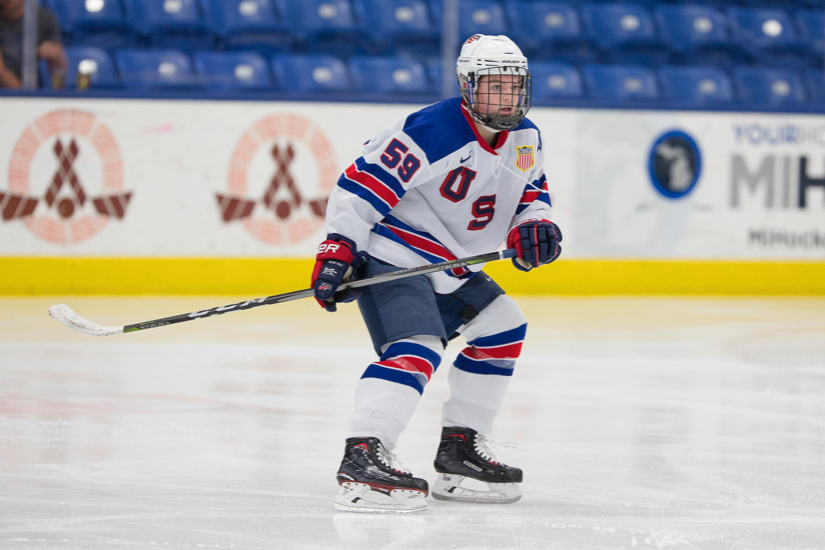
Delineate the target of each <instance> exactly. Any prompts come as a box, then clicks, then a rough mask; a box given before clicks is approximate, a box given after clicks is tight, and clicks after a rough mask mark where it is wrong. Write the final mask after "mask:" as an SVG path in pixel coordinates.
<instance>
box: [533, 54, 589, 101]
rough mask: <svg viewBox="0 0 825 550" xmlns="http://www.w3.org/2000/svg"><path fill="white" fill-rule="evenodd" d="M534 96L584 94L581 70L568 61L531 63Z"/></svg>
mask: <svg viewBox="0 0 825 550" xmlns="http://www.w3.org/2000/svg"><path fill="white" fill-rule="evenodd" d="M530 73H531V74H532V75H533V97H534V98H536V99H542V98H574V97H582V96H583V95H584V93H583V90H582V81H581V76H580V75H579V71H578V70H577V69H576V68H575V67H573V66H572V65H568V64H567V63H548V62H535V63H530Z"/></svg>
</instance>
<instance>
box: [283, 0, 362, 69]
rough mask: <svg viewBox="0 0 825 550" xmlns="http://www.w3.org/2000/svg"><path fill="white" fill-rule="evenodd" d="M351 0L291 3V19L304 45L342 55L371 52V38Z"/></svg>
mask: <svg viewBox="0 0 825 550" xmlns="http://www.w3.org/2000/svg"><path fill="white" fill-rule="evenodd" d="M354 8H355V6H353V5H352V4H351V3H350V1H349V0H300V1H297V2H296V1H292V2H289V3H288V4H287V13H288V21H289V24H290V25H291V28H292V29H293V32H294V33H296V34H297V35H298V37H299V39H300V40H301V47H302V49H304V50H306V51H309V52H313V53H328V54H334V55H338V56H347V57H349V56H351V55H356V54H368V53H370V50H369V39H368V37H367V34H366V32H365V31H364V26H363V23H362V21H361V20H360V17H359V16H360V15H361V14H358V13H357V10H356V9H354Z"/></svg>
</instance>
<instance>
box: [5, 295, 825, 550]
mask: <svg viewBox="0 0 825 550" xmlns="http://www.w3.org/2000/svg"><path fill="white" fill-rule="evenodd" d="M518 300H519V303H520V304H521V305H522V306H523V309H524V310H525V314H526V316H527V318H528V320H529V321H530V326H529V329H528V337H527V342H526V344H525V346H524V353H523V355H522V358H521V359H520V361H519V363H518V365H517V367H516V375H515V377H514V379H513V382H512V385H511V389H510V394H509V395H508V399H507V401H506V403H505V407H504V410H503V411H502V413H501V414H500V416H499V419H498V420H497V424H496V431H495V433H493V434H492V436H493V437H494V438H496V439H505V440H513V441H518V442H519V443H520V445H519V447H518V448H516V449H503V450H502V451H501V452H499V453H498V456H499V458H500V459H502V460H503V461H504V462H508V463H511V464H513V465H516V466H520V467H522V468H523V469H524V471H525V482H524V484H523V486H522V493H523V495H524V496H523V498H522V500H521V501H519V502H518V503H516V504H512V505H503V506H494V505H482V504H479V505H470V504H456V503H448V502H439V501H435V500H433V499H428V500H429V506H430V507H429V509H428V510H427V511H426V512H425V513H423V514H421V515H418V516H413V517H409V516H403V517H396V516H390V517H388V516H383V515H382V516H365V515H360V514H347V513H344V512H337V511H335V509H334V508H333V505H332V498H333V496H334V495H335V493H336V490H337V485H336V484H335V475H334V474H335V470H336V468H337V466H338V462H339V460H340V458H341V453H342V451H343V441H342V434H343V432H344V427H345V422H346V418H347V416H348V415H349V413H350V411H351V409H352V398H353V390H354V387H355V383H356V381H357V380H358V378H359V376H360V374H361V372H362V371H363V369H364V368H365V367H366V365H367V364H368V363H369V362H370V361H371V360H373V356H372V354H371V353H372V352H371V349H370V345H369V342H368V337H367V335H366V331H365V329H364V328H363V327H362V324H361V321H360V319H359V317H358V314H357V310H356V308H355V307H353V306H352V305H348V306H342V307H341V308H340V311H339V312H338V313H336V314H328V313H325V312H323V311H322V310H321V309H320V308H318V307H317V306H316V305H315V304H314V302H312V301H308V300H304V301H301V302H294V303H287V304H280V305H275V306H272V307H266V308H259V309H255V310H251V311H247V312H243V313H237V314H234V315H227V316H221V317H215V318H211V319H207V320H201V321H197V322H193V323H186V324H182V325H175V326H171V327H163V328H157V329H153V330H150V331H147V332H144V333H135V334H119V335H115V336H112V337H111V338H106V339H99V338H94V337H91V336H86V335H82V334H78V333H75V332H73V331H71V330H69V329H67V328H66V327H63V326H61V325H60V324H58V323H55V322H54V321H52V320H50V319H49V317H48V315H47V314H46V310H47V309H48V307H49V306H50V305H51V304H54V303H57V302H66V303H67V304H68V305H70V306H71V307H73V308H75V309H77V310H78V311H83V314H84V316H85V317H87V318H88V319H90V320H93V321H94V322H96V323H101V324H106V325H113V326H120V325H124V324H130V323H136V322H140V321H145V320H149V319H155V318H159V317H164V316H169V315H174V314H177V313H183V312H187V311H194V310H196V309H199V308H207V307H211V306H214V305H219V304H222V303H229V302H231V301H232V298H229V299H227V297H225V296H222V297H217V298H215V297H211V298H209V297H206V298H203V297H200V298H169V297H157V298H102V297H101V298H72V297H66V296H58V297H46V298H19V299H15V298H5V299H0V548H1V549H2V550H34V549H95V550H104V549H105V550H125V549H136V548H182V549H198V548H236V549H257V548H260V549H281V548H353V549H354V548H358V549H371V548H390V549H406V548H409V549H416V550H420V549H430V548H435V549H443V548H450V549H451V548H502V549H503V548H542V549H544V548H553V549H576V550H578V549H587V550H595V549H604V550H615V549H624V548H650V549H653V548H666V549H670V550H681V549H699V550H765V549H782V550H801V549H816V550H822V549H823V548H825V299H821V298H794V299H744V298H738V299H721V298H719V299H674V298H661V299H652V298H527V297H523V298H519V299H518ZM462 345H463V342H462V341H461V339H459V340H456V341H454V342H453V343H452V344H451V346H450V348H449V349H448V350H447V356H446V357H445V361H444V363H442V365H443V366H442V368H441V371H442V372H440V373H436V375H435V376H434V377H433V380H432V382H431V383H430V386H429V387H428V388H427V391H426V392H425V395H424V397H423V399H422V401H421V404H420V406H419V409H418V411H417V413H416V416H415V418H414V420H413V422H412V424H411V425H410V427H409V428H408V430H407V432H405V434H404V435H403V436H402V439H401V443H400V444H399V447H398V448H397V449H396V452H397V454H398V455H399V457H400V458H401V460H402V461H403V462H404V463H405V465H406V466H408V467H409V468H410V469H412V471H413V472H414V473H416V474H417V475H420V476H423V477H425V478H428V479H429V480H430V481H431V482H432V481H433V479H434V475H435V474H434V471H433V469H432V459H433V456H434V452H435V448H436V446H437V442H438V434H439V430H440V429H439V418H440V406H441V402H442V401H443V400H444V399H446V397H447V393H448V388H447V383H446V373H445V372H443V371H445V370H446V368H447V365H449V363H450V361H451V359H452V358H453V357H454V356H455V354H456V353H457V352H458V351H460V349H461V347H462Z"/></svg>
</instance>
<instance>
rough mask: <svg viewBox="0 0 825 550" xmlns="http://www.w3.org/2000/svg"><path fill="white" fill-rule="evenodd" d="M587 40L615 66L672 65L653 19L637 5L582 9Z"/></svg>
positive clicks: (598, 5)
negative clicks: (622, 64) (600, 50)
mask: <svg viewBox="0 0 825 550" xmlns="http://www.w3.org/2000/svg"><path fill="white" fill-rule="evenodd" d="M581 13H582V19H583V20H584V23H585V25H586V27H587V32H588V36H589V37H590V39H591V40H592V41H593V42H595V43H596V44H597V45H598V46H599V47H600V48H601V49H602V50H603V51H604V52H605V54H607V56H608V59H610V60H611V61H612V62H614V63H628V64H636V63H638V64H643V65H659V64H662V63H667V62H668V61H670V49H669V48H668V47H667V44H665V43H664V42H663V41H662V40H660V39H659V38H658V37H657V35H656V28H655V26H654V25H653V18H652V17H651V16H650V13H649V12H648V11H647V9H645V8H644V7H642V6H640V5H638V4H595V3H592V2H586V3H584V4H582V6H581Z"/></svg>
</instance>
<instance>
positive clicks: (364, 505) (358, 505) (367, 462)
mask: <svg viewBox="0 0 825 550" xmlns="http://www.w3.org/2000/svg"><path fill="white" fill-rule="evenodd" d="M337 479H338V484H339V485H341V490H340V492H339V493H338V496H336V497H335V507H336V508H337V509H339V510H344V511H348V512H371V513H382V512H400V513H410V512H421V511H423V510H425V509H426V508H427V503H426V501H425V500H424V498H425V497H426V496H427V494H428V491H429V487H428V486H427V482H426V481H425V480H423V479H419V478H417V477H413V476H412V474H411V473H410V472H409V471H408V470H407V469H406V468H404V466H402V465H401V463H400V462H399V461H398V459H397V458H396V457H395V455H394V454H393V453H391V452H390V451H388V450H387V449H386V448H385V447H384V445H383V444H382V443H381V440H380V439H378V438H376V437H353V438H350V439H347V446H346V449H345V450H344V460H342V461H341V467H340V468H339V469H338V475H337Z"/></svg>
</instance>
